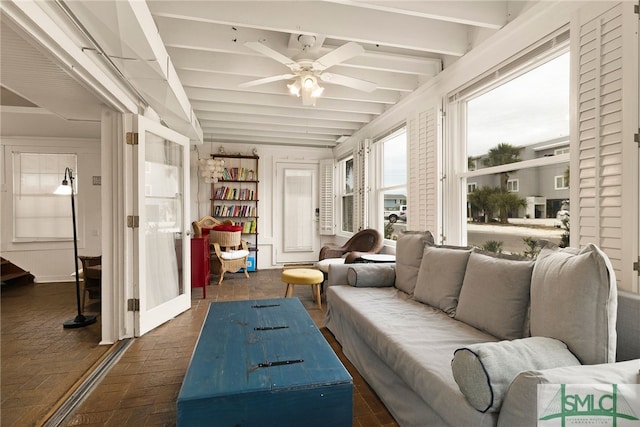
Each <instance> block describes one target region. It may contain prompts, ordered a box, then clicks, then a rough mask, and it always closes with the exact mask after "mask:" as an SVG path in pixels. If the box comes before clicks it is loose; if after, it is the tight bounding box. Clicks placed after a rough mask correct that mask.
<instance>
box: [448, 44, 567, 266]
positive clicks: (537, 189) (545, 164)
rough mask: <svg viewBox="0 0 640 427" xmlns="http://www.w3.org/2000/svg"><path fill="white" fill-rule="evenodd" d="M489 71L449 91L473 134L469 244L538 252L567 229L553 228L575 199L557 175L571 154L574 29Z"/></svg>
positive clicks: (466, 134) (467, 174)
mask: <svg viewBox="0 0 640 427" xmlns="http://www.w3.org/2000/svg"><path fill="white" fill-rule="evenodd" d="M487 76H490V77H485V78H481V79H479V80H478V81H477V82H475V83H472V84H470V85H469V86H467V87H465V88H463V89H461V90H460V91H459V92H457V93H456V94H454V95H453V96H452V97H451V98H450V101H451V104H452V107H454V108H452V110H453V111H456V112H457V114H456V117H457V119H458V120H459V122H458V125H459V128H460V129H461V130H462V135H463V138H462V140H463V141H466V146H465V147H464V150H463V151H464V152H465V153H466V157H467V160H466V161H465V162H459V164H461V165H462V164H465V165H467V168H466V169H465V170H463V171H461V172H460V173H459V174H458V178H459V180H460V186H461V188H465V189H466V190H467V191H466V192H465V195H466V207H465V209H461V212H463V213H466V218H462V219H463V221H464V223H465V225H466V236H467V244H470V245H475V246H480V247H483V248H485V249H488V250H492V251H496V252H507V253H517V254H524V255H530V256H534V255H535V253H536V248H535V247H534V246H535V242H536V241H539V240H540V239H545V240H551V241H555V242H558V243H561V242H562V241H563V236H562V235H563V233H567V232H568V230H561V229H558V228H556V227H554V223H555V215H556V212H555V211H557V210H558V209H559V206H560V204H559V203H557V202H558V201H560V200H561V201H564V200H567V199H568V198H569V192H568V191H569V190H568V188H564V187H561V186H558V183H559V180H558V179H557V176H558V175H563V174H564V171H565V170H567V169H568V166H569V156H570V154H569V52H568V32H563V33H559V34H558V35H556V36H555V39H554V40H552V41H550V40H547V41H543V42H542V43H541V44H540V45H539V46H537V47H534V48H532V49H531V50H529V51H528V52H523V54H522V56H521V57H520V58H515V59H513V60H512V61H511V62H510V63H507V64H502V65H501V66H499V67H497V68H496V69H495V70H493V71H492V72H491V73H488V74H487ZM469 184H473V185H469ZM554 184H555V185H554Z"/></svg>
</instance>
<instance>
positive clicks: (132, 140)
mask: <svg viewBox="0 0 640 427" xmlns="http://www.w3.org/2000/svg"><path fill="white" fill-rule="evenodd" d="M127 145H138V132H127Z"/></svg>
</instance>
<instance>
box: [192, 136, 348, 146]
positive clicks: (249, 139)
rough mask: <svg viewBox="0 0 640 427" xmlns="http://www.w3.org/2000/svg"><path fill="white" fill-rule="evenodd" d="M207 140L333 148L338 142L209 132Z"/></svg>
mask: <svg viewBox="0 0 640 427" xmlns="http://www.w3.org/2000/svg"><path fill="white" fill-rule="evenodd" d="M205 142H213V143H222V144H224V143H230V144H231V143H233V144H268V145H288V146H293V147H326V148H333V147H335V146H336V145H337V144H338V143H337V142H328V141H317V140H313V139H303V140H301V139H296V138H285V137H270V138H265V137H263V136H249V135H240V136H238V135H226V134H207V135H206V136H205Z"/></svg>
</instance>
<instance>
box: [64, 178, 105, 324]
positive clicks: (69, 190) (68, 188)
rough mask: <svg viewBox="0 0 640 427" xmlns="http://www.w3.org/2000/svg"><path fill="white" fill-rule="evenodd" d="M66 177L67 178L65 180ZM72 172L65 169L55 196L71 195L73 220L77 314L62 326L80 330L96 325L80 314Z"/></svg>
mask: <svg viewBox="0 0 640 427" xmlns="http://www.w3.org/2000/svg"><path fill="white" fill-rule="evenodd" d="M67 177H68V178H69V179H68V180H67ZM73 180H74V179H73V170H72V169H69V168H65V170H64V179H63V180H62V184H60V186H58V188H57V189H56V191H55V192H54V193H55V194H61V195H67V194H70V195H71V218H72V220H73V265H75V267H76V304H77V306H78V314H77V315H76V317H74V318H73V319H69V320H67V321H65V322H64V323H63V324H62V326H63V327H65V328H82V327H83V326H87V325H91V324H92V323H96V316H85V315H84V314H82V307H81V306H80V274H79V272H78V235H77V233H76V202H75V196H74V187H73Z"/></svg>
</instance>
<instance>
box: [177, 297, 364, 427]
mask: <svg viewBox="0 0 640 427" xmlns="http://www.w3.org/2000/svg"><path fill="white" fill-rule="evenodd" d="M352 405H353V381H352V379H351V376H350V375H349V373H348V372H347V370H346V369H345V368H344V366H343V365H342V363H340V361H339V360H338V357H337V356H336V355H335V353H334V352H333V350H332V349H331V347H330V346H329V344H328V343H327V342H326V340H325V339H324V337H323V336H322V334H321V333H320V331H319V330H318V328H317V327H316V326H315V324H314V323H313V320H311V318H310V317H309V314H308V313H307V311H306V310H305V309H304V307H303V306H302V304H301V303H300V300H298V299H297V298H286V299H284V298H282V299H265V300H249V301H234V302H219V303H212V304H211V305H210V307H209V312H208V314H207V318H206V319H205V322H204V324H203V326H202V330H201V331H200V337H199V338H198V342H197V344H196V347H195V349H194V351H193V355H192V357H191V362H190V364H189V369H188V370H187V374H186V376H185V379H184V382H183V384H182V388H181V390H180V394H179V395H178V403H177V406H178V408H177V410H178V414H177V418H178V420H177V421H178V426H181V427H183V426H212V427H216V426H221V427H222V426H224V427H240V426H241V427H251V426H260V427H268V426H278V427H286V426H290V427H299V426H304V427H314V426H318V427H327V426H336V427H339V426H351V425H352V419H353V415H352Z"/></svg>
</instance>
